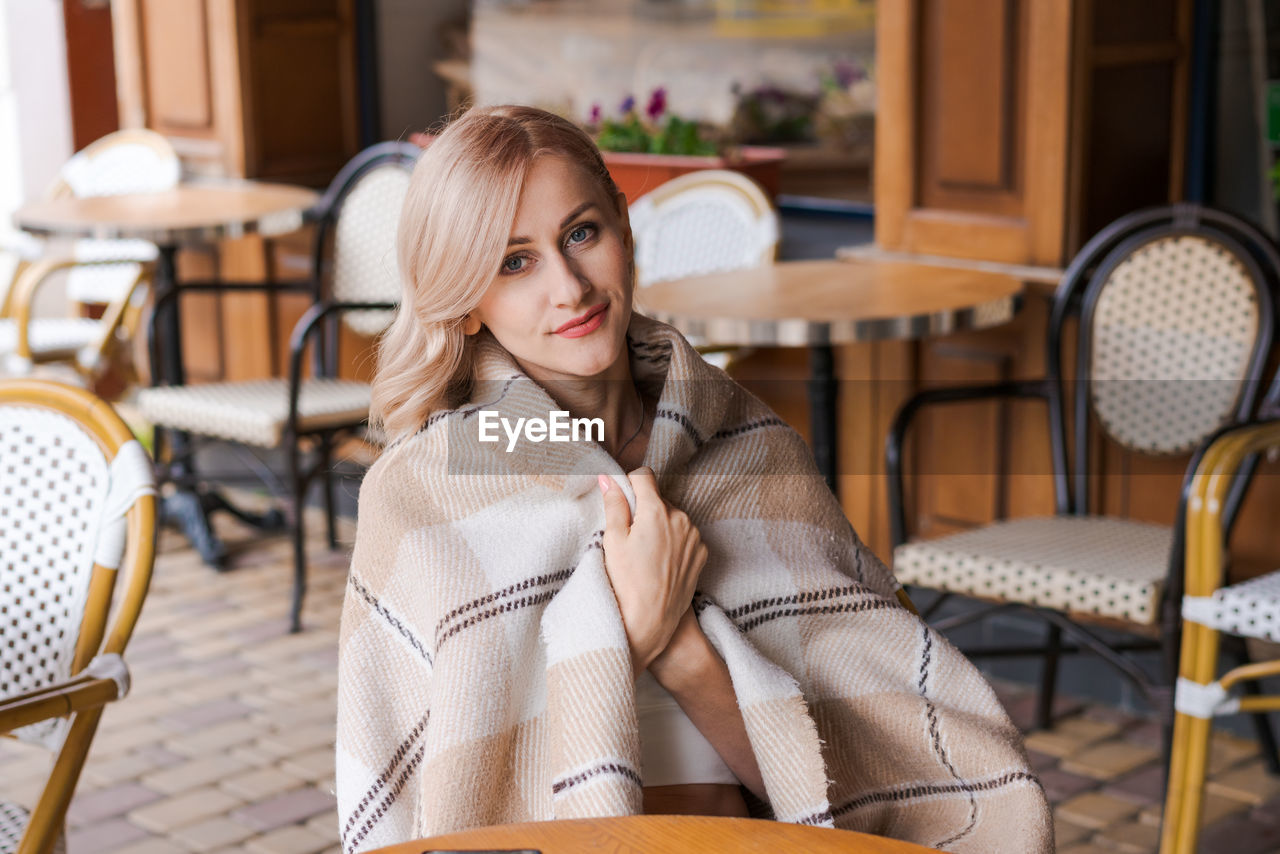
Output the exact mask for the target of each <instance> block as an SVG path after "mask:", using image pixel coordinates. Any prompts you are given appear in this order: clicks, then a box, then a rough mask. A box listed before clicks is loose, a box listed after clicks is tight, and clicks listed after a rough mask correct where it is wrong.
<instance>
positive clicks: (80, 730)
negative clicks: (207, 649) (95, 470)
mask: <svg viewBox="0 0 1280 854" xmlns="http://www.w3.org/2000/svg"><path fill="white" fill-rule="evenodd" d="M5 404H10V405H11V404H22V405H28V406H36V407H43V408H46V409H50V410H52V411H54V412H57V413H59V414H61V415H65V416H66V417H68V418H70V419H72V420H73V421H75V422H76V423H77V424H79V425H80V426H81V427H82V428H83V429H84V431H85V433H86V434H87V435H89V436H90V437H91V438H92V439H93V440H94V442H95V443H96V444H97V445H98V447H99V448H100V449H101V450H102V452H103V455H104V456H105V457H106V459H107V460H108V462H109V461H110V460H112V459H113V458H114V457H115V455H116V454H117V452H118V451H119V450H120V448H121V446H122V445H124V444H125V443H126V442H129V441H133V439H134V436H133V434H132V432H130V430H129V428H128V427H127V426H126V425H125V423H124V421H122V420H121V419H120V416H119V415H117V414H116V412H115V410H113V409H112V408H111V406H110V405H109V404H108V403H106V402H105V401H103V400H102V399H100V398H98V397H95V396H94V395H92V394H90V393H89V392H86V391H83V390H81V389H77V388H73V387H71V386H66V385H62V384H59V383H51V382H47V381H42V380H8V381H3V382H0V405H5ZM155 525H156V499H155V496H154V495H153V494H149V495H141V496H139V497H138V498H137V499H136V500H135V501H134V502H133V505H132V506H131V507H130V508H129V510H128V513H127V515H126V526H127V530H126V540H125V542H126V548H125V553H124V556H123V558H122V559H121V561H120V567H119V568H118V569H112V568H109V567H104V566H101V565H100V564H97V563H95V564H94V566H93V570H92V575H91V576H90V582H89V595H88V599H87V603H86V606H85V611H84V616H83V618H82V620H81V624H80V635H79V637H78V639H77V641H76V648H75V655H74V657H73V660H72V666H71V672H72V676H71V678H70V679H68V680H67V681H66V682H63V683H60V684H57V685H50V686H48V687H45V688H41V689H38V690H35V691H30V692H27V693H25V694H20V695H17V696H13V697H6V698H3V699H0V733H8V732H11V731H12V730H14V729H17V728H19V727H22V726H26V725H27V724H31V723H35V722H37V721H41V720H47V719H50V718H55V717H61V716H66V715H70V716H71V724H70V729H69V730H68V732H67V735H66V738H65V740H64V741H63V744H62V748H61V749H60V750H59V751H58V754H57V757H56V759H55V761H54V766H53V770H52V772H51V773H50V775H49V779H48V781H47V782H46V784H45V787H44V790H43V792H42V793H41V795H40V799H39V801H38V802H37V803H36V805H35V808H34V809H33V810H32V812H31V816H30V819H29V821H28V824H27V827H26V830H25V832H24V834H23V837H22V841H21V842H20V843H19V845H18V854H47V852H50V851H52V850H53V847H54V844H55V842H56V841H57V838H58V834H59V833H60V832H61V830H62V827H63V824H64V822H65V818H66V812H67V807H68V805H69V804H70V803H71V796H72V794H73V793H74V791H75V786H76V783H77V781H78V780H79V778H80V771H81V769H82V768H83V767H84V762H85V758H86V757H87V756H88V753H89V745H90V742H91V741H92V739H93V735H94V732H95V731H96V730H97V727H98V721H99V719H100V718H101V716H102V711H103V707H104V706H105V705H106V704H107V703H109V702H111V701H113V700H118V699H120V698H121V697H123V696H124V695H125V694H126V693H127V692H128V684H129V683H128V679H129V676H128V670H127V669H126V668H125V666H124V662H123V659H122V657H121V656H122V655H123V653H124V650H125V646H126V645H127V644H128V643H129V638H130V637H131V636H132V635H133V630H134V628H135V626H136V625H137V621H138V614H139V613H140V611H141V609H142V603H143V600H144V599H145V598H146V594H147V588H148V586H149V585H150V583H151V570H152V566H153V563H154V560H155V529H156V528H155ZM117 581H119V586H120V597H121V598H120V601H119V605H118V607H117V609H116V611H115V615H114V618H113V619H112V620H111V622H110V624H109V625H108V615H109V614H110V613H111V604H112V600H113V598H114V595H115V590H116V586H117Z"/></svg>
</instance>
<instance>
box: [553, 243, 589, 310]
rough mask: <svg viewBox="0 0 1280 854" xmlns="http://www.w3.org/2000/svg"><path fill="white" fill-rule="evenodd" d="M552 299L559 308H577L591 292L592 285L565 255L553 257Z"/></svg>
mask: <svg viewBox="0 0 1280 854" xmlns="http://www.w3.org/2000/svg"><path fill="white" fill-rule="evenodd" d="M553 257H554V260H553V261H552V263H551V265H550V266H551V268H552V269H551V270H549V271H548V272H549V273H551V276H552V285H551V299H552V302H553V303H554V304H555V305H557V306H567V307H569V308H576V307H578V306H579V305H581V304H582V297H583V296H584V295H585V294H586V293H587V292H588V291H589V290H591V283H590V282H589V281H587V277H586V276H585V275H583V273H582V271H581V270H579V269H578V267H577V265H576V264H574V263H573V261H571V260H570V259H568V258H566V257H564V256H563V255H556V256H553Z"/></svg>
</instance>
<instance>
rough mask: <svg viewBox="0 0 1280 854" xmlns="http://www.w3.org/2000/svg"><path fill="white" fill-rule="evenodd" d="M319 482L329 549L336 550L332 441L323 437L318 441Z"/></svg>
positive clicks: (335, 500) (336, 525) (335, 501)
mask: <svg viewBox="0 0 1280 854" xmlns="http://www.w3.org/2000/svg"><path fill="white" fill-rule="evenodd" d="M320 482H321V483H322V484H323V485H324V512H325V524H326V525H328V533H329V548H330V549H331V550H332V549H336V548H338V519H337V511H336V507H337V499H336V498H335V496H334V484H333V440H332V437H330V436H324V437H322V438H321V440H320Z"/></svg>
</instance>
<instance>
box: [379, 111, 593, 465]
mask: <svg viewBox="0 0 1280 854" xmlns="http://www.w3.org/2000/svg"><path fill="white" fill-rule="evenodd" d="M541 154H559V155H564V156H566V157H568V158H569V159H570V160H571V161H573V162H575V163H578V164H580V165H581V166H582V167H583V169H584V170H585V172H586V173H587V174H588V175H589V176H590V177H591V178H592V180H594V181H596V182H598V184H599V186H600V187H601V189H602V190H604V191H605V192H606V194H607V198H609V199H610V200H612V199H614V197H615V196H616V195H617V192H618V190H617V187H616V186H615V184H614V182H613V179H612V178H611V177H610V176H609V171H608V169H607V168H606V167H605V165H604V161H603V160H601V158H600V152H599V150H598V149H597V148H596V146H595V143H594V142H592V140H591V138H590V137H589V136H587V134H586V133H584V132H583V131H582V129H581V128H579V127H578V126H577V125H574V124H573V123H572V122H570V121H568V120H566V119H563V118H560V117H559V116H556V115H554V114H553V113H548V112H546V111H544V110H539V109H536V108H534V107H518V106H500V107H475V108H472V109H471V110H468V111H467V112H466V113H464V114H462V115H461V116H460V117H459V118H457V119H456V120H454V121H453V122H452V123H450V124H449V126H448V127H447V128H445V130H444V132H443V133H441V134H440V136H439V137H437V138H436V139H435V141H434V142H432V143H431V145H430V146H429V147H428V148H427V150H426V151H425V152H424V153H423V155H422V157H421V158H420V159H419V161H418V164H417V166H416V167H414V170H413V175H412V177H411V178H410V181H409V189H408V192H407V193H406V195H405V200H404V206H403V207H402V208H401V211H400V224H399V228H398V230H397V233H396V260H397V261H398V264H399V270H400V280H401V303H400V308H399V311H397V313H396V317H395V320H394V321H392V323H391V326H390V328H389V329H388V330H387V333H386V335H384V336H383V338H382V341H381V343H380V344H379V346H378V367H377V371H376V373H375V375H374V379H373V400H372V405H371V418H372V420H373V422H374V423H375V424H377V425H379V426H380V427H381V428H382V430H383V431H384V433H385V434H386V438H387V441H388V442H389V443H390V442H395V441H397V440H399V439H403V438H405V437H406V436H410V435H412V434H413V433H415V432H417V431H418V430H419V429H421V427H422V426H423V424H424V423H425V422H426V420H427V417H428V416H430V415H431V413H432V412H434V411H436V410H439V409H446V408H451V407H453V406H456V405H457V404H458V403H460V402H461V401H463V400H465V399H466V395H467V394H468V393H469V391H470V386H471V382H472V359H471V342H470V340H469V338H468V336H467V335H465V334H464V333H463V320H464V318H465V317H466V315H467V314H468V313H469V312H471V311H472V310H474V309H475V307H476V306H477V305H478V304H479V302H480V299H481V297H483V296H484V292H485V290H486V289H487V288H488V286H489V284H490V283H491V282H492V281H493V279H494V277H495V275H496V274H497V271H498V268H499V266H500V265H501V263H502V259H503V257H504V256H505V254H506V252H507V239H508V236H509V234H510V231H511V224H512V223H513V222H514V221H515V215H516V207H517V203H518V202H519V199H520V190H521V188H522V187H523V185H524V180H525V176H526V175H527V174H528V172H529V168H530V166H531V164H532V163H533V160H534V158H535V157H537V156H538V155H541Z"/></svg>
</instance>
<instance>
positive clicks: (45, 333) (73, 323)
mask: <svg viewBox="0 0 1280 854" xmlns="http://www.w3.org/2000/svg"><path fill="white" fill-rule="evenodd" d="M101 333H102V325H101V324H100V323H99V322H98V321H96V320H91V319H89V318H87V317H47V318H37V319H34V320H32V321H31V332H30V337H29V338H28V341H29V342H30V344H31V355H32V356H36V357H41V356H46V357H52V356H64V355H65V356H74V355H75V354H76V353H77V352H79V351H80V349H81V348H82V347H86V346H88V345H89V344H91V343H93V341H94V339H95V338H96V337H97V336H98V335H100V334H101ZM17 349H18V327H17V325H16V324H15V323H14V322H13V321H12V320H0V353H12V352H13V351H14V350H17Z"/></svg>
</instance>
